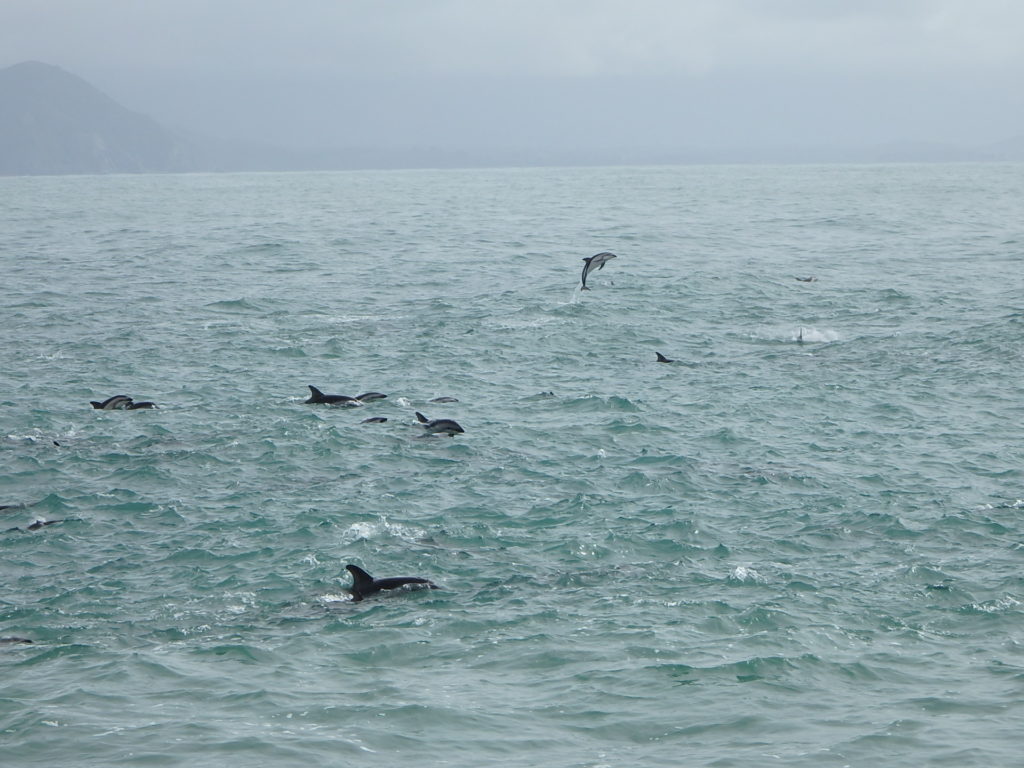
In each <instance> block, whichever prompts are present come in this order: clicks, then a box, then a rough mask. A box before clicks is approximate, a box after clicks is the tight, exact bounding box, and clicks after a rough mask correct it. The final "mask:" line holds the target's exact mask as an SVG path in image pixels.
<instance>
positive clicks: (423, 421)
mask: <svg viewBox="0 0 1024 768" xmlns="http://www.w3.org/2000/svg"><path fill="white" fill-rule="evenodd" d="M416 421H418V422H419V423H420V424H429V423H430V419H428V418H427V417H426V416H424V415H423V414H422V413H420V412H419V411H416Z"/></svg>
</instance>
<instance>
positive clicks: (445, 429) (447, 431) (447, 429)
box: [416, 411, 466, 437]
mask: <svg viewBox="0 0 1024 768" xmlns="http://www.w3.org/2000/svg"><path fill="white" fill-rule="evenodd" d="M416 421H418V422H419V423H420V424H422V425H423V428H424V429H425V430H427V434H428V435H448V437H455V435H458V434H462V433H463V432H465V431H466V430H464V429H463V428H462V427H460V426H459V425H458V424H457V423H456V422H454V421H452V420H451V419H433V420H431V419H428V418H427V417H426V416H424V415H423V414H422V413H420V412H419V411H416Z"/></svg>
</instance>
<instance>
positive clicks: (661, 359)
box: [654, 352, 675, 363]
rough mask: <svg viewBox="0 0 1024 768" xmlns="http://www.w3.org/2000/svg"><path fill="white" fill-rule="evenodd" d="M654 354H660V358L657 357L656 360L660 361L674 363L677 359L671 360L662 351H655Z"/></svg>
mask: <svg viewBox="0 0 1024 768" xmlns="http://www.w3.org/2000/svg"><path fill="white" fill-rule="evenodd" d="M654 354H656V355H657V356H658V359H657V361H656V362H659V363H674V362H675V360H669V359H668V358H667V357H665V356H664V355H663V354H661V352H655V353H654Z"/></svg>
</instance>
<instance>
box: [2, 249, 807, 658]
mask: <svg viewBox="0 0 1024 768" xmlns="http://www.w3.org/2000/svg"><path fill="white" fill-rule="evenodd" d="M614 258H617V257H616V255H615V254H614V253H611V252H610V251H602V252H601V253H597V254H594V255H593V256H588V257H586V258H584V259H583V262H584V264H583V273H582V275H581V276H580V290H581V291H589V290H591V289H590V288H589V287H588V286H587V276H588V275H590V273H591V272H593V271H595V270H602V269H604V267H605V264H607V263H608V262H609V261H611V260H612V259H614ZM796 279H797V280H801V281H804V282H809V281H811V280H814V279H815V278H801V277H798V278H796ZM801 331H802V329H801ZM802 340H803V339H802V333H801V339H800V341H802ZM656 355H657V357H656V362H659V363H672V362H674V361H673V360H670V359H669V358H667V357H665V356H664V355H662V354H661V353H660V352H657V353H656ZM309 392H310V395H309V398H308V399H307V400H305V402H306V403H307V404H311V405H332V406H341V407H359V406H361V405H363V404H365V403H368V402H373V401H375V400H383V399H385V398H387V395H385V394H383V393H381V392H365V393H363V394H361V395H356V396H355V397H350V396H348V395H330V394H324V393H323V392H322V391H321V390H319V389H317V388H316V387H314V386H313V385H312V384H310V385H309ZM430 402H432V403H454V402H458V400H457V399H456V398H454V397H447V396H445V397H436V398H434V399H433V400H431V401H430ZM90 404H91V405H92V407H93V408H95V409H97V410H101V411H133V410H140V409H153V408H157V405H156V403H154V402H151V401H149V400H144V401H136V400H135V399H134V398H132V397H130V396H128V395H114V396H113V397H109V398H107V399H106V400H103V401H96V400H93V401H90ZM415 413H416V420H417V422H418V423H419V425H420V426H421V427H422V428H423V430H424V432H423V434H424V436H428V435H447V436H448V437H454V436H455V435H458V434H464V433H465V430H464V429H463V428H462V427H461V426H460V425H459V424H458V423H457V422H456V421H454V420H452V419H429V418H427V417H426V416H424V415H423V414H422V413H420V412H419V411H416V412H415ZM386 421H387V419H386V418H384V417H382V416H375V417H371V418H368V419H363V421H361V422H360V423H361V424H382V423H384V422H386ZM18 506H22V505H18ZM8 508H11V507H3V506H0V511H2V510H4V509H8ZM57 522H64V521H63V520H49V521H47V520H36V521H35V522H33V523H32V524H31V525H29V526H27V529H28V530H37V529H39V528H42V527H43V526H46V525H51V524H53V523H57ZM8 530H20V529H17V528H12V529H8ZM345 568H346V570H347V571H348V572H349V574H351V576H352V586H351V587H350V588H349V592H350V593H351V596H352V601H353V602H359V601H361V600H363V599H364V598H366V597H369V596H371V595H374V594H377V593H378V592H381V591H385V590H393V589H399V588H402V587H406V588H410V589H439V587H438V586H437V585H436V584H434V583H433V582H432V581H430V580H429V579H424V578H421V577H418V576H399V577H389V578H383V579H376V578H374V577H372V576H371V575H370V574H369V573H367V572H366V571H364V570H363V569H362V568H360V567H359V566H356V565H352V564H348V565H346V566H345ZM31 642H32V641H31V640H28V639H24V638H20V637H3V638H0V644H16V643H31Z"/></svg>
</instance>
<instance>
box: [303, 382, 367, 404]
mask: <svg viewBox="0 0 1024 768" xmlns="http://www.w3.org/2000/svg"><path fill="white" fill-rule="evenodd" d="M308 386H309V393H310V394H309V400H307V401H306V402H307V403H327V404H328V405H359V400H358V398H355V397H349V396H348V395H325V394H324V393H323V392H321V391H320V390H319V389H317V388H316V387H314V386H313V385H312V384H309V385H308Z"/></svg>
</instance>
